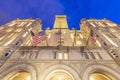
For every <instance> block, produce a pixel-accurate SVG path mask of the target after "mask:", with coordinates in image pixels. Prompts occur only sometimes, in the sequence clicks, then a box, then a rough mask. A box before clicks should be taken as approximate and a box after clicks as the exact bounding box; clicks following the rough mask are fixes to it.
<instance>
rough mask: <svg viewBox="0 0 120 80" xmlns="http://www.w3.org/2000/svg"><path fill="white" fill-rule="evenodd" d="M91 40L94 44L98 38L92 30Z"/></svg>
mask: <svg viewBox="0 0 120 80" xmlns="http://www.w3.org/2000/svg"><path fill="white" fill-rule="evenodd" d="M90 40H91V42H92V43H93V44H95V42H96V40H95V36H94V35H93V31H92V30H91V32H90Z"/></svg>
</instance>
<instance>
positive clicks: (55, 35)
mask: <svg viewBox="0 0 120 80" xmlns="http://www.w3.org/2000/svg"><path fill="white" fill-rule="evenodd" d="M60 35H61V32H60V31H59V32H55V33H54V34H53V35H52V36H51V38H50V42H56V41H58V40H60Z"/></svg>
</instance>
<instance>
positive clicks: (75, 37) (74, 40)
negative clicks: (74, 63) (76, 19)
mask: <svg viewBox="0 0 120 80" xmlns="http://www.w3.org/2000/svg"><path fill="white" fill-rule="evenodd" d="M74 31H75V34H74V41H73V46H75V45H74V43H75V38H76V29H74Z"/></svg>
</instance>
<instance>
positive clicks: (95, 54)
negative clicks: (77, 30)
mask: <svg viewBox="0 0 120 80" xmlns="http://www.w3.org/2000/svg"><path fill="white" fill-rule="evenodd" d="M94 56H95V59H97V60H100V59H102V57H101V56H100V54H99V52H94Z"/></svg>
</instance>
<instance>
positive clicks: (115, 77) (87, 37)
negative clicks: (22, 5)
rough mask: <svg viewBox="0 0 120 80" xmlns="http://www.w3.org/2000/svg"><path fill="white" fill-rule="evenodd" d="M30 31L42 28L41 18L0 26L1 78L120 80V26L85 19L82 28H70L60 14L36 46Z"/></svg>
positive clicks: (16, 21) (12, 79) (3, 79)
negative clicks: (45, 37)
mask: <svg viewBox="0 0 120 80" xmlns="http://www.w3.org/2000/svg"><path fill="white" fill-rule="evenodd" d="M31 30H32V31H33V32H34V33H37V32H39V31H42V23H41V20H40V19H36V20H33V19H25V20H21V19H16V20H13V21H11V22H9V23H7V24H5V25H2V26H1V27H0V36H1V37H0V45H1V48H0V80H120V76H119V74H120V49H119V48H120V27H119V25H117V24H115V23H113V22H111V21H109V20H107V19H101V20H96V19H89V20H86V19H82V20H81V23H80V30H76V29H75V28H73V29H72V30H69V28H68V24H67V20H66V16H65V15H62V16H61V15H57V16H56V18H55V22H54V26H53V29H52V30H50V29H49V28H47V29H46V30H45V33H46V35H47V39H46V40H44V41H42V42H41V43H39V44H38V45H37V46H36V47H35V48H33V47H32V37H31V34H30V31H31ZM57 32H60V34H59V38H58V39H56V36H57V35H55V34H56V33H57ZM53 37H55V38H54V39H52V38H53Z"/></svg>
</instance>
